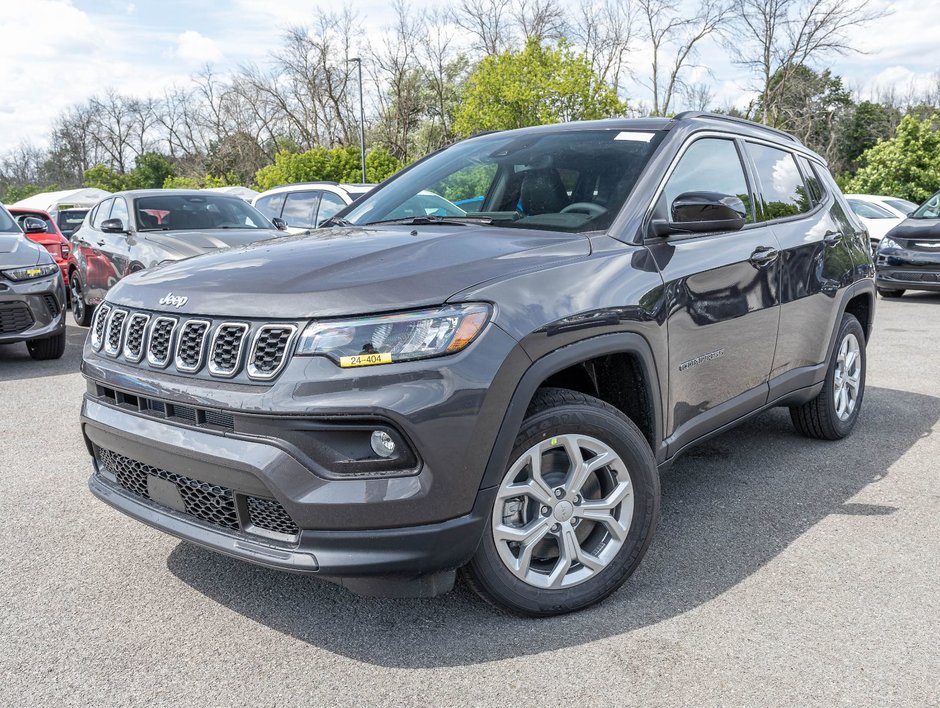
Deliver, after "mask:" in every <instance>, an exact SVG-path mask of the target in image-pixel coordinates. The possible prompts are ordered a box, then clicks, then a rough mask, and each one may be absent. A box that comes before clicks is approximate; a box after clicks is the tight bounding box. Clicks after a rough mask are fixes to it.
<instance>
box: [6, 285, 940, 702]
mask: <svg viewBox="0 0 940 708" xmlns="http://www.w3.org/2000/svg"><path fill="white" fill-rule="evenodd" d="M84 336H85V330H84V329H81V328H78V327H76V326H74V324H73V325H72V326H70V327H69V334H68V338H69V346H68V349H67V351H66V354H65V357H64V358H62V359H61V360H59V361H55V362H34V361H32V360H30V359H29V357H28V355H27V353H26V347H25V346H24V345H7V346H0V518H2V519H3V523H2V524H0V548H2V558H3V570H2V574H0V705H10V706H69V705H94V706H125V705H198V706H321V705H329V706H333V705H362V706H377V705H434V706H440V705H494V706H525V705H586V706H595V705H598V706H599V705H609V706H614V705H616V706H621V705H719V704H720V705H827V706H828V705H833V704H851V705H904V706H911V705H940V473H938V469H940V465H938V462H937V461H938V459H940V436H938V432H940V427H938V421H940V355H938V343H940V295H909V296H906V297H904V298H903V299H902V300H900V301H887V300H879V302H878V312H877V318H876V327H875V333H874V337H873V340H872V342H871V344H870V347H869V373H868V388H867V392H866V396H865V401H864V407H863V411H862V415H861V418H860V420H859V424H858V427H857V429H856V431H855V433H854V434H853V435H852V436H851V437H850V438H849V439H847V440H844V441H840V442H835V443H826V442H816V441H808V440H805V439H803V438H800V437H798V436H797V435H796V433H795V432H794V430H793V428H792V426H791V424H790V420H789V415H788V414H787V412H786V411H785V410H773V411H770V412H768V413H765V414H763V415H761V416H760V417H758V418H756V419H754V420H752V421H751V422H748V423H746V424H744V425H743V426H742V427H740V428H738V429H736V430H734V431H732V432H729V433H726V434H725V435H722V436H721V437H719V438H716V439H714V440H712V441H710V442H708V443H706V444H705V445H703V446H701V447H699V448H698V449H695V450H694V451H692V452H691V453H689V454H688V455H687V456H686V457H684V458H683V459H682V460H681V461H679V462H678V463H677V464H676V465H675V466H674V467H673V468H672V469H671V470H669V471H668V472H666V473H665V474H664V475H663V485H662V491H663V504H662V508H663V512H662V518H661V521H660V525H659V529H658V533H657V536H656V538H655V540H654V541H653V544H652V546H651V548H650V551H649V553H648V555H647V557H646V559H645V560H644V562H643V564H642V565H641V566H640V569H639V570H638V571H637V573H636V574H635V575H634V576H633V578H631V579H630V581H628V582H627V584H626V585H625V586H624V587H623V588H622V589H621V590H620V591H619V592H617V593H616V594H615V595H613V596H612V597H611V598H610V599H609V600H608V601H606V602H604V603H602V604H601V605H599V606H597V607H595V608H592V609H590V610H588V611H585V612H581V613H579V614H575V615H569V616H566V617H560V618H555V619H547V620H525V619H519V618H515V617H510V616H507V615H505V614H502V613H499V612H497V611H495V610H493V609H492V608H490V607H489V606H487V605H485V604H484V603H482V602H481V601H479V600H477V599H476V597H475V596H474V595H473V594H472V593H471V592H470V591H468V590H467V589H466V588H463V587H459V586H458V588H457V589H456V590H455V591H454V592H452V593H450V594H448V595H445V596H443V597H439V598H435V599H432V600H375V599H361V598H357V597H355V596H353V595H350V594H349V593H347V592H346V591H345V590H344V589H342V588H340V587H337V586H333V585H330V584H327V583H322V582H318V581H315V580H311V579H307V578H303V577H297V576H290V575H285V574H281V573H278V572H275V571H268V570H265V569H260V568H255V567H252V566H249V565H247V564H244V563H241V562H239V561H236V560H232V559H228V558H224V557H221V556H218V555H214V554H212V553H210V552H208V551H204V550H201V549H199V548H197V547H194V546H191V545H188V544H186V543H182V542H179V541H177V540H175V539H174V538H171V537H169V536H166V535H164V534H162V533H160V532H158V531H155V530H152V529H150V528H148V527H146V526H143V525H142V524H139V523H137V522H135V521H132V520H131V519H128V518H126V517H124V516H122V515H121V514H119V513H118V512H116V511H113V510H112V509H110V508H109V507H107V506H105V505H104V504H102V503H100V502H98V501H97V500H96V499H94V498H93V497H92V496H91V494H90V493H89V492H88V491H87V487H86V480H87V477H88V474H89V471H90V464H89V458H88V454H87V452H86V450H85V446H84V444H83V442H82V438H81V435H80V432H79V427H78V411H79V406H80V402H81V396H82V392H83V391H84V387H85V384H84V382H83V380H82V378H81V375H80V374H79V373H78V369H79V363H80V355H81V342H82V341H83V339H84Z"/></svg>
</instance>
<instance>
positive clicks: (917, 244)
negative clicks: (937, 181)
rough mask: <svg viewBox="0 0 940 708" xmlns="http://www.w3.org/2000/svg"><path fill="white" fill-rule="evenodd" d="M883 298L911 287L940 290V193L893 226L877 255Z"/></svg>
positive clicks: (878, 278) (879, 290)
mask: <svg viewBox="0 0 940 708" xmlns="http://www.w3.org/2000/svg"><path fill="white" fill-rule="evenodd" d="M875 267H876V269H877V271H878V274H877V277H876V283H877V285H878V293H879V294H880V295H881V296H882V297H901V296H902V295H903V294H904V292H905V291H907V290H927V291H932V292H940V192H937V193H936V194H934V195H933V196H932V197H930V199H928V200H927V201H926V202H924V203H923V204H922V205H921V206H919V207H918V208H917V210H916V211H914V213H912V214H911V215H910V216H909V217H907V218H906V219H905V220H904V221H902V222H901V223H900V224H898V225H897V226H895V227H894V228H893V229H891V230H890V231H889V232H888V233H887V234H885V237H884V238H883V239H881V243H879V244H878V251H877V253H876V254H875Z"/></svg>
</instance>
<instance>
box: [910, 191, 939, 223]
mask: <svg viewBox="0 0 940 708" xmlns="http://www.w3.org/2000/svg"><path fill="white" fill-rule="evenodd" d="M911 218H912V219H940V192H937V193H936V194H934V195H933V196H932V197H931V198H930V199H928V200H927V201H926V202H924V203H923V204H921V205H920V208H919V209H918V210H917V211H915V212H914V213H913V214H911Z"/></svg>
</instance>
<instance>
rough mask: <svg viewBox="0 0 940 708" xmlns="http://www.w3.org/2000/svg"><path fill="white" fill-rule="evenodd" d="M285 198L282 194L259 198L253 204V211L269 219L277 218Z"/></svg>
mask: <svg viewBox="0 0 940 708" xmlns="http://www.w3.org/2000/svg"><path fill="white" fill-rule="evenodd" d="M286 196H287V195H286V194H285V193H283V192H282V193H281V194H270V195H268V196H267V197H261V199H259V200H258V202H257V203H256V204H255V209H257V210H258V211H260V212H261V213H262V214H264V215H265V216H266V217H268V218H269V219H274V218H277V217H279V216H280V215H281V209H282V208H283V207H284V198H285V197H286Z"/></svg>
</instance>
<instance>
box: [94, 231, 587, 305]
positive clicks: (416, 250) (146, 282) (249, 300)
mask: <svg viewBox="0 0 940 708" xmlns="http://www.w3.org/2000/svg"><path fill="white" fill-rule="evenodd" d="M589 254H590V241H589V239H588V238H587V237H586V236H583V235H579V234H559V233H545V232H533V231H521V230H519V229H501V228H496V227H489V226H486V227H476V226H457V227H444V226H430V227H429V226H414V227H412V226H383V227H373V228H342V229H339V228H336V229H322V230H320V231H313V232H311V233H309V234H303V235H299V236H286V237H282V238H278V239H275V240H271V241H265V242H261V243H256V244H252V245H250V246H245V247H241V248H234V249H230V250H227V251H220V252H217V253H209V254H206V255H204V256H200V257H199V258H194V259H191V260H186V261H182V262H179V263H169V264H166V265H163V266H160V267H158V268H153V269H150V270H145V271H141V272H140V273H137V274H135V275H132V276H130V277H127V278H125V279H123V280H122V281H121V282H120V283H118V284H117V285H116V286H115V287H114V288H112V289H111V291H110V292H109V293H108V300H109V301H111V302H114V303H117V304H120V305H124V306H126V307H138V308H143V309H149V310H166V311H171V312H182V313H185V314H188V315H189V314H199V315H204V316H211V317H233V318H241V317H259V318H287V319H305V318H309V317H332V316H338V315H353V314H367V313H372V312H383V311H390V310H399V309H408V308H414V307H423V306H428V305H436V304H441V303H443V302H444V301H446V300H447V299H448V298H449V297H451V296H452V295H454V294H456V293H458V292H460V291H461V290H464V289H466V288H469V287H471V286H473V285H477V284H479V283H482V282H484V281H487V280H492V279H494V278H501V277H506V276H507V275H510V274H512V273H516V272H521V271H524V270H532V269H538V268H540V267H544V266H546V265H548V264H551V263H555V262H557V261H558V260H559V259H566V258H580V257H584V256H587V255H589ZM170 293H172V294H173V295H175V296H177V297H181V298H186V304H185V305H184V306H182V307H181V308H180V309H178V310H177V309H175V308H173V307H171V306H161V305H160V304H159V301H160V300H161V299H163V298H165V296H166V295H167V294H170ZM177 302H178V301H177Z"/></svg>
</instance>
